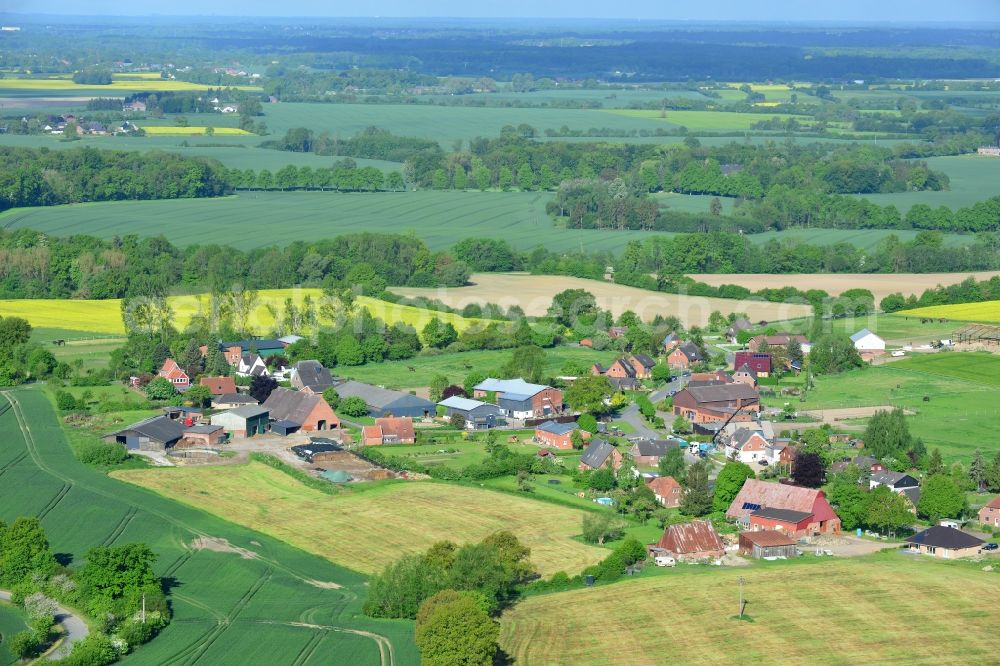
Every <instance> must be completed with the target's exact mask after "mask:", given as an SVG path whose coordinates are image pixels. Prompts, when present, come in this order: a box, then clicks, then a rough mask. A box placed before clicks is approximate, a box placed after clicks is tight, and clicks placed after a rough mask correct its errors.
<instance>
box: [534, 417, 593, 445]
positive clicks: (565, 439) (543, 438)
mask: <svg viewBox="0 0 1000 666" xmlns="http://www.w3.org/2000/svg"><path fill="white" fill-rule="evenodd" d="M574 430H580V428H578V427H577V425H576V424H575V423H559V422H557V421H546V422H545V423H542V424H541V425H538V426H536V427H535V437H534V439H535V441H536V442H538V443H539V444H541V445H542V446H551V447H552V448H554V449H572V448H573V431H574ZM580 436H581V437H583V439H585V440H587V439H590V433H589V432H587V431H586V430H580Z"/></svg>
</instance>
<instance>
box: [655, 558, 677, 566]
mask: <svg viewBox="0 0 1000 666" xmlns="http://www.w3.org/2000/svg"><path fill="white" fill-rule="evenodd" d="M656 566H658V567H673V566H677V560H675V559H674V558H672V557H670V556H669V555H657V556H656Z"/></svg>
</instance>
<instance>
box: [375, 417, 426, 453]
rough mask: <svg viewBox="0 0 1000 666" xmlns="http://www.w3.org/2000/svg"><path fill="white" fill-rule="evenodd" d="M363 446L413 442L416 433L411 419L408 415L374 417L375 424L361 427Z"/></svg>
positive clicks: (415, 439)
mask: <svg viewBox="0 0 1000 666" xmlns="http://www.w3.org/2000/svg"><path fill="white" fill-rule="evenodd" d="M362 438H363V440H364V444H365V446H378V445H380V444H413V443H414V442H416V441H417V435H416V433H415V432H414V431H413V419H411V418H410V417H409V416H387V417H384V418H381V419H375V425H370V426H365V427H364V428H363V429H362Z"/></svg>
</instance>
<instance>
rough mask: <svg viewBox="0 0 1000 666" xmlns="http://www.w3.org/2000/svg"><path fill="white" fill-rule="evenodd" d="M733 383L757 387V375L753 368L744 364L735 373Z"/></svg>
mask: <svg viewBox="0 0 1000 666" xmlns="http://www.w3.org/2000/svg"><path fill="white" fill-rule="evenodd" d="M733 381H734V382H738V383H740V384H746V385H747V386H753V387H755V388H756V386H757V373H756V372H754V370H753V368H751V367H750V366H749V365H747V364H746V363H744V364H743V365H741V366H740V367H739V368H737V369H736V371H735V372H733Z"/></svg>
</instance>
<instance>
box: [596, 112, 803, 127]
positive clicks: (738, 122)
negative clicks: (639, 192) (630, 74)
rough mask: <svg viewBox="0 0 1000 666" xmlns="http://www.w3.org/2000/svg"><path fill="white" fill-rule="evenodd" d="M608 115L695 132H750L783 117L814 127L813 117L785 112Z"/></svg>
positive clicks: (631, 113) (633, 113) (615, 113)
mask: <svg viewBox="0 0 1000 666" xmlns="http://www.w3.org/2000/svg"><path fill="white" fill-rule="evenodd" d="M605 113H606V114H608V115H613V116H624V117H626V118H632V119H634V120H636V121H639V120H643V121H647V122H656V123H661V124H663V123H667V124H669V125H672V126H675V127H686V128H688V130H690V131H692V132H699V131H712V132H720V131H726V130H749V129H751V128H752V127H753V125H755V124H756V123H759V122H761V121H764V120H771V119H773V118H779V119H782V120H785V119H787V118H792V117H794V118H796V119H797V120H798V121H799V122H800V123H801V124H803V125H809V124H812V118H811V117H809V116H803V115H797V116H791V115H789V114H782V113H773V114H771V113H737V112H735V111H674V110H672V109H668V110H666V111H664V112H661V111H644V110H634V109H616V110H608V111H605Z"/></svg>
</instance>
